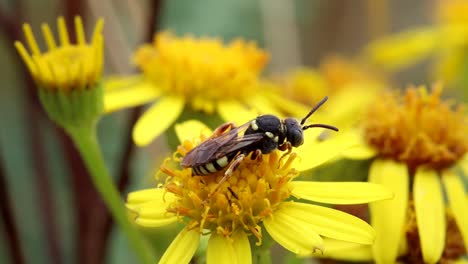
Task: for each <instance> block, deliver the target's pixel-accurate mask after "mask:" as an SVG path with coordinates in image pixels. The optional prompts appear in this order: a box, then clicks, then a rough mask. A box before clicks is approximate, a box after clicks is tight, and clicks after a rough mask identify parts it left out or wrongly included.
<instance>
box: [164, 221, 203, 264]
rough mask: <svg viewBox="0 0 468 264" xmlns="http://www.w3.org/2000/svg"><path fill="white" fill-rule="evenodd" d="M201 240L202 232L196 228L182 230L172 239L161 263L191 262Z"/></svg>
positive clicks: (177, 263)
mask: <svg viewBox="0 0 468 264" xmlns="http://www.w3.org/2000/svg"><path fill="white" fill-rule="evenodd" d="M199 242H200V233H198V231H196V230H190V231H187V230H185V229H184V230H182V231H181V232H180V233H179V234H178V235H177V237H176V238H175V239H174V241H172V243H171V245H170V246H169V248H167V250H166V252H164V255H163V256H162V258H161V259H160V260H159V263H161V264H170V263H174V264H179V263H189V262H190V260H191V259H192V257H193V255H194V254H195V250H196V249H197V247H198V243H199Z"/></svg>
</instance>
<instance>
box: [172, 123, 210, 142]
mask: <svg viewBox="0 0 468 264" xmlns="http://www.w3.org/2000/svg"><path fill="white" fill-rule="evenodd" d="M175 131H176V134H177V138H178V139H179V141H180V142H183V141H184V140H192V138H194V137H199V136H200V135H201V134H203V135H204V136H206V137H208V136H210V135H211V134H212V133H213V132H212V131H211V129H210V128H209V127H208V126H206V125H205V124H203V123H202V122H200V121H198V120H188V121H184V122H182V123H178V124H176V125H175Z"/></svg>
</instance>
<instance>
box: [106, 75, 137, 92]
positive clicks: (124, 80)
mask: <svg viewBox="0 0 468 264" xmlns="http://www.w3.org/2000/svg"><path fill="white" fill-rule="evenodd" d="M141 82H144V79H143V76H142V75H141V74H136V75H128V76H120V75H119V76H110V77H106V78H105V79H104V90H105V92H110V91H112V90H116V89H128V88H130V87H132V86H134V85H137V84H138V83H141Z"/></svg>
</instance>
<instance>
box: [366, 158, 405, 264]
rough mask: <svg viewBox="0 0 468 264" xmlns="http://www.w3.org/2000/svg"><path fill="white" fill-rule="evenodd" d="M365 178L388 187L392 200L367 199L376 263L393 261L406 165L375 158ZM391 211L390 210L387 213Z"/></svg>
mask: <svg viewBox="0 0 468 264" xmlns="http://www.w3.org/2000/svg"><path fill="white" fill-rule="evenodd" d="M369 182H372V183H377V184H382V185H383V186H385V187H387V188H388V189H389V190H391V191H392V192H393V193H394V194H395V197H394V199H392V200H387V201H381V202H375V203H371V204H370V205H369V206H370V213H371V223H372V226H373V227H374V228H375V232H376V234H377V235H376V239H375V243H374V245H373V248H372V249H373V252H374V257H375V260H376V262H377V263H394V262H395V261H396V258H397V256H398V249H399V246H400V244H401V242H402V241H401V240H402V234H403V232H404V230H403V229H404V225H405V221H406V210H407V207H408V193H409V186H408V185H409V178H408V170H407V168H406V165H404V164H402V163H397V162H394V161H390V160H376V161H374V162H373V163H372V165H371V168H370V171H369ZM389 212H391V213H389Z"/></svg>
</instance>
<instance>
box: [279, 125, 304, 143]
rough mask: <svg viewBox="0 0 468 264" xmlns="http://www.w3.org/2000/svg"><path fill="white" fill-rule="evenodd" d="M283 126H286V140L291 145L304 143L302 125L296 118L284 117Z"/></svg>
mask: <svg viewBox="0 0 468 264" xmlns="http://www.w3.org/2000/svg"><path fill="white" fill-rule="evenodd" d="M284 126H285V127H286V135H285V136H286V141H288V142H289V143H291V146H293V147H299V146H300V145H302V144H303V143H304V136H303V135H302V127H301V125H300V124H299V122H298V121H297V120H296V119H294V118H286V119H285V120H284Z"/></svg>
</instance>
